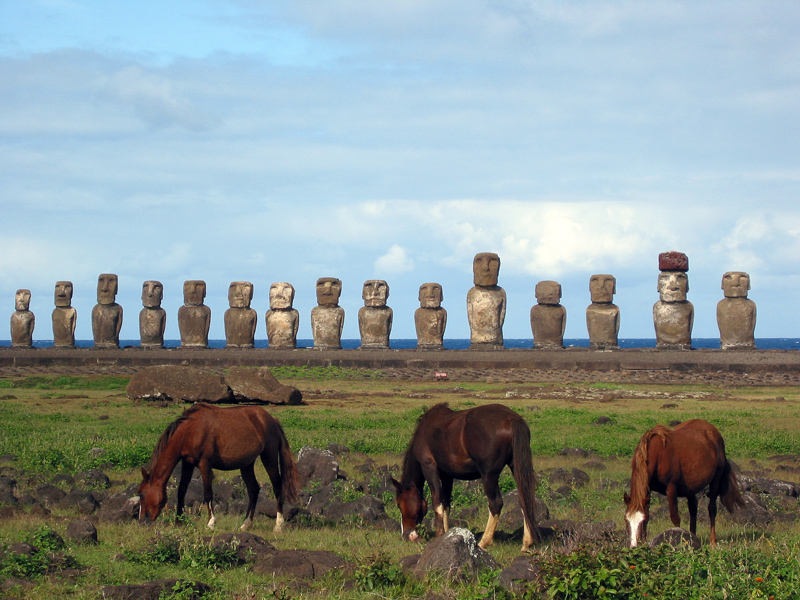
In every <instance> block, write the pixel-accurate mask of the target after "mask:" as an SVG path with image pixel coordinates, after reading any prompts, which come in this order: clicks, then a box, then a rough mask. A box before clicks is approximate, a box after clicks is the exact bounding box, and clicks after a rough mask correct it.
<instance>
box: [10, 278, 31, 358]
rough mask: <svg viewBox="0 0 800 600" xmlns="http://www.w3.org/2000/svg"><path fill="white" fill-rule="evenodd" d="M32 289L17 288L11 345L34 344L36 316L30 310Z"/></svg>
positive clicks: (23, 345)
mask: <svg viewBox="0 0 800 600" xmlns="http://www.w3.org/2000/svg"><path fill="white" fill-rule="evenodd" d="M30 305H31V291H30V290H17V294H16V296H15V297H14V307H15V312H14V314H13V315H11V346H12V347H22V348H30V347H31V346H33V327H34V325H35V324H36V318H35V317H34V315H33V313H32V312H31V311H30V310H29V309H30Z"/></svg>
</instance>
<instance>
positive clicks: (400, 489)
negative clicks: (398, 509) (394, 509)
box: [392, 477, 403, 494]
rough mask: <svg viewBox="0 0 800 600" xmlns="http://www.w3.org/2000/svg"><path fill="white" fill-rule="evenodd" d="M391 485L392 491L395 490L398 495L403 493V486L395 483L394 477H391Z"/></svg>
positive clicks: (397, 482)
mask: <svg viewBox="0 0 800 600" xmlns="http://www.w3.org/2000/svg"><path fill="white" fill-rule="evenodd" d="M392 483H393V484H394V489H395V490H397V493H398V494H399V493H400V492H402V491H403V484H401V483H400V482H399V481H397V479H395V478H394V477H392Z"/></svg>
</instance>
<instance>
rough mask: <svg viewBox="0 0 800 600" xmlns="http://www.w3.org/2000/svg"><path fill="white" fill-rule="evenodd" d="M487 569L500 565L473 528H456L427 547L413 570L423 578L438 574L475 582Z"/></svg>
mask: <svg viewBox="0 0 800 600" xmlns="http://www.w3.org/2000/svg"><path fill="white" fill-rule="evenodd" d="M487 569H488V570H492V571H496V570H498V569H499V565H498V564H497V562H496V561H495V560H494V558H492V555H491V554H489V553H488V552H486V550H484V549H483V548H481V547H480V546H478V542H477V541H476V540H475V536H474V535H473V534H472V532H471V531H470V530H469V529H463V528H461V527H454V528H453V529H450V530H449V531H448V532H447V533H445V534H444V535H441V536H439V537H437V538H436V539H434V540H433V541H431V542H429V543H428V544H427V545H426V546H425V549H424V550H423V551H422V554H421V555H420V557H419V561H417V564H416V565H415V566H414V569H413V570H412V573H413V574H414V575H416V576H417V577H419V578H424V577H425V576H427V575H428V573H436V574H438V575H441V576H444V577H445V578H447V579H450V580H451V581H465V580H469V581H474V580H476V579H477V576H478V573H479V572H481V571H484V570H487Z"/></svg>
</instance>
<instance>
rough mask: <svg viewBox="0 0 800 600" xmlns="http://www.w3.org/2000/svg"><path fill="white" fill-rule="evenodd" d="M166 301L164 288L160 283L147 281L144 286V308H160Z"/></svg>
mask: <svg viewBox="0 0 800 600" xmlns="http://www.w3.org/2000/svg"><path fill="white" fill-rule="evenodd" d="M163 299H164V286H163V285H161V282H160V281H154V280H150V281H145V282H144V283H143V284H142V306H145V307H147V308H158V307H160V306H161V300H163Z"/></svg>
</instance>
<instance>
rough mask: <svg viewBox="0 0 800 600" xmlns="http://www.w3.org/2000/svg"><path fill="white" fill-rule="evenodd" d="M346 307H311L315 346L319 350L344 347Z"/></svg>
mask: <svg viewBox="0 0 800 600" xmlns="http://www.w3.org/2000/svg"><path fill="white" fill-rule="evenodd" d="M343 327H344V309H343V308H342V307H341V306H315V307H314V308H312V309H311V333H312V335H313V337H314V348H317V349H319V350H327V349H339V348H341V347H342V328H343Z"/></svg>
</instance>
